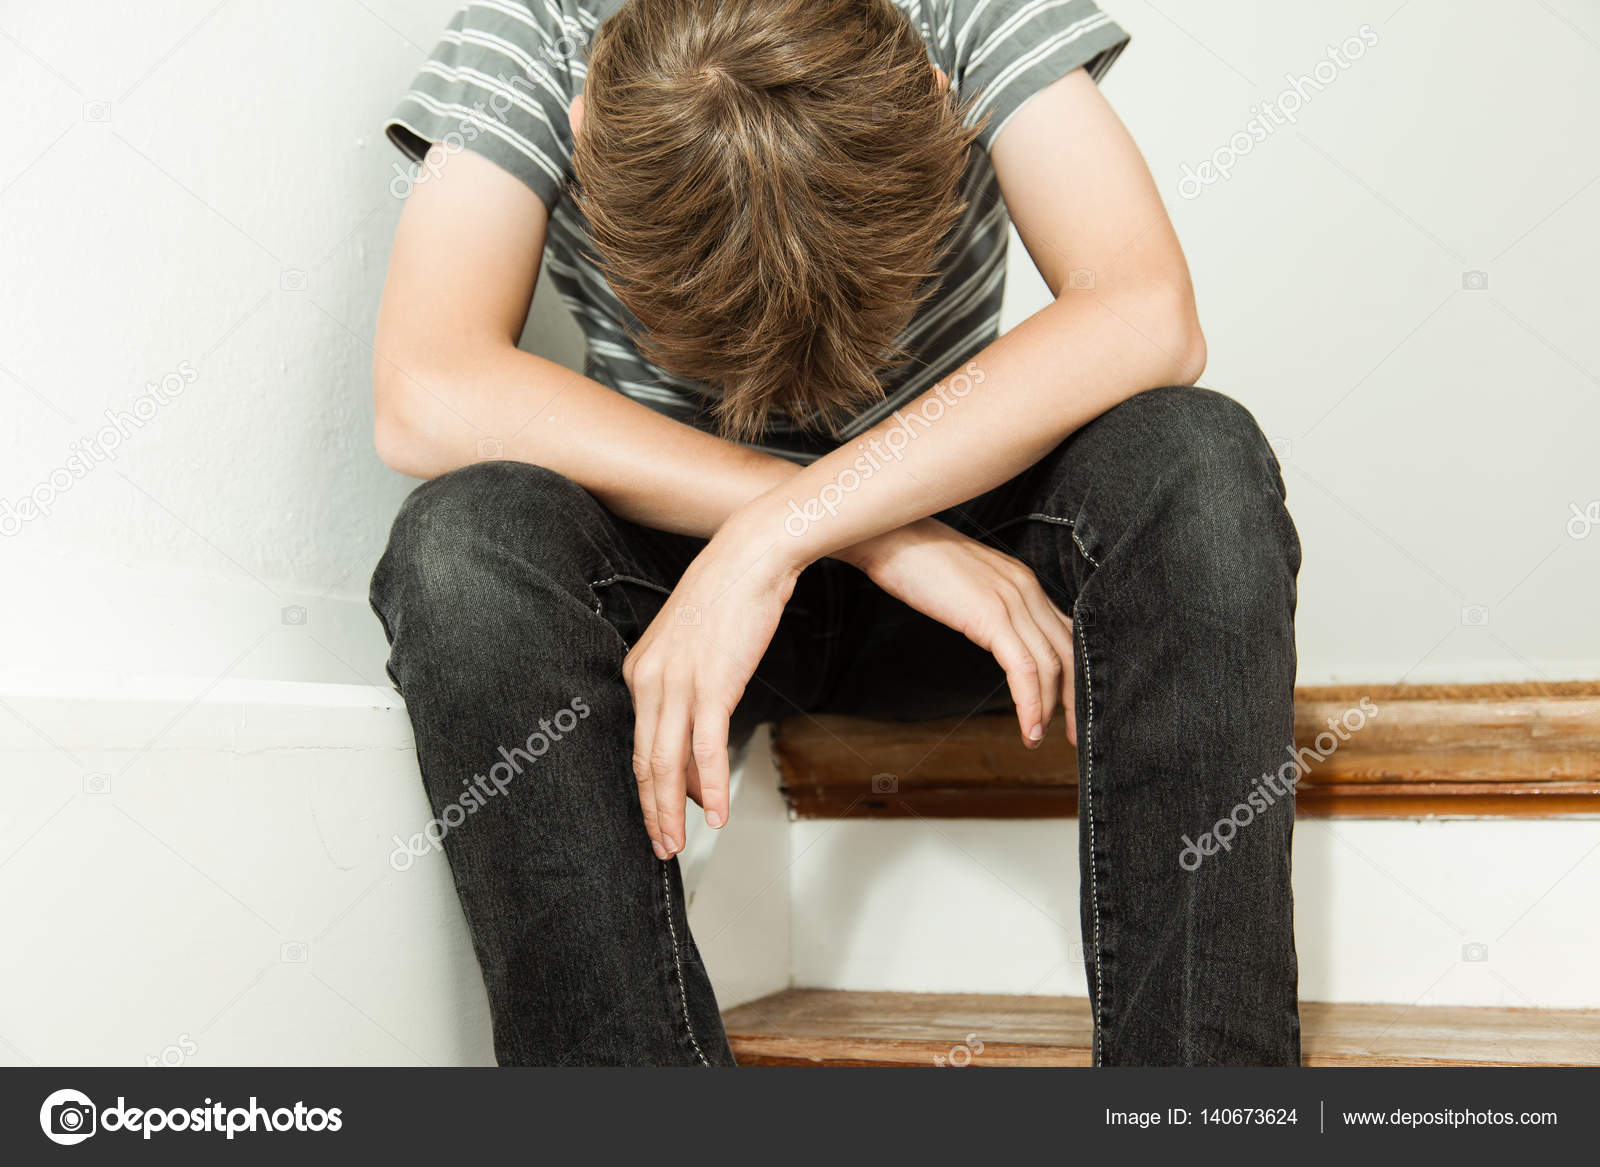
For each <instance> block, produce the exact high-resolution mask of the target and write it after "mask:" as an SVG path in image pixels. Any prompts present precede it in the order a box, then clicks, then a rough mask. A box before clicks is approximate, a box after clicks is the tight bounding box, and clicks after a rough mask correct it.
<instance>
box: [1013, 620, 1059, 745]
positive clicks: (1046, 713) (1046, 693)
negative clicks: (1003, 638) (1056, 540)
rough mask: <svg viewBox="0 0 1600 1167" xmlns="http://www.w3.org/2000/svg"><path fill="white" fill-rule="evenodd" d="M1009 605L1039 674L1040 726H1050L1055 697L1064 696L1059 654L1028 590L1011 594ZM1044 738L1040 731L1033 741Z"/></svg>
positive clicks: (1014, 626) (1044, 727)
mask: <svg viewBox="0 0 1600 1167" xmlns="http://www.w3.org/2000/svg"><path fill="white" fill-rule="evenodd" d="M1042 598H1043V595H1042V593H1041V595H1040V599H1042ZM1006 607H1007V610H1008V611H1009V612H1010V613H1011V624H1012V627H1013V628H1015V629H1016V631H1017V637H1018V638H1019V639H1020V640H1021V641H1022V644H1023V647H1024V648H1025V649H1026V650H1027V652H1028V655H1029V656H1030V657H1031V658H1032V659H1033V664H1034V668H1035V669H1036V670H1037V672H1038V674H1039V728H1040V729H1041V730H1046V729H1049V727H1050V721H1051V719H1052V718H1054V717H1055V715H1056V701H1057V700H1058V699H1059V698H1060V696H1061V663H1060V654H1059V652H1058V651H1057V649H1056V646H1055V643H1054V642H1053V641H1052V640H1051V639H1050V637H1049V635H1048V633H1046V632H1045V630H1044V628H1043V627H1042V626H1041V625H1040V623H1039V616H1040V615H1041V614H1043V613H1040V612H1035V611H1034V610H1033V607H1032V605H1031V603H1030V598H1029V596H1028V595H1027V593H1026V592H1025V591H1024V592H1023V593H1022V594H1020V595H1018V596H1016V597H1014V598H1008V600H1007V603H1006ZM1043 740H1044V734H1043V733H1041V734H1040V735H1039V737H1038V739H1037V740H1036V741H1035V742H1033V744H1034V745H1038V744H1039V742H1042V741H1043Z"/></svg>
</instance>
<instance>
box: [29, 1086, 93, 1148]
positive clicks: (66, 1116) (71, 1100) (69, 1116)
mask: <svg viewBox="0 0 1600 1167" xmlns="http://www.w3.org/2000/svg"><path fill="white" fill-rule="evenodd" d="M39 1129H40V1130H42V1131H44V1137H45V1138H47V1139H49V1140H50V1141H51V1142H52V1143H60V1144H61V1145H62V1146H63V1147H71V1146H75V1145H76V1144H78V1143H81V1142H83V1140H84V1139H86V1138H88V1137H89V1136H90V1135H92V1134H94V1132H95V1109H94V1103H93V1102H92V1101H90V1099H89V1096H88V1095H87V1094H85V1093H83V1092H82V1091H81V1090H57V1091H56V1092H55V1093H54V1094H52V1095H50V1097H48V1098H46V1099H45V1100H44V1105H43V1106H41V1107H40V1108H39Z"/></svg>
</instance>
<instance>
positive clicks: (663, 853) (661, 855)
mask: <svg viewBox="0 0 1600 1167" xmlns="http://www.w3.org/2000/svg"><path fill="white" fill-rule="evenodd" d="M650 846H651V847H652V848H654V850H655V853H656V858H657V859H670V858H671V857H672V852H670V851H668V850H667V849H666V848H665V847H663V846H662V845H661V844H660V843H658V842H657V841H656V840H654V839H651V840H650Z"/></svg>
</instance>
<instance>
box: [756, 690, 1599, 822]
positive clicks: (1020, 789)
mask: <svg viewBox="0 0 1600 1167" xmlns="http://www.w3.org/2000/svg"><path fill="white" fill-rule="evenodd" d="M1363 699H1366V700H1367V701H1368V702H1369V704H1368V705H1367V706H1365V707H1363V706H1362V705H1361V702H1362V700H1363ZM1368 708H1370V709H1375V710H1376V712H1375V713H1372V714H1370V715H1368V714H1367V713H1366V712H1365V710H1366V709H1368ZM1357 710H1360V711H1361V716H1360V717H1357V715H1356V712H1355V711H1357ZM1347 715H1348V716H1347ZM1330 720H1332V721H1334V722H1336V723H1340V724H1341V725H1342V726H1343V727H1344V728H1343V729H1342V731H1329V729H1328V723H1329V721H1330ZM1363 721H1364V724H1361V726H1360V728H1359V729H1355V728H1353V727H1354V726H1355V725H1356V724H1357V723H1358V722H1363ZM1054 728H1055V730H1056V732H1054V733H1052V735H1051V736H1050V737H1049V738H1048V739H1047V740H1046V743H1045V745H1043V746H1042V747H1041V748H1039V749H1038V750H1027V749H1024V748H1023V746H1022V744H1021V742H1020V741H1019V739H1018V734H1017V727H1016V723H1015V721H1014V719H1013V718H1011V717H1010V716H1008V715H984V716H979V717H972V718H967V719H964V720H959V721H956V720H947V721H934V722H924V723H898V722H874V721H864V720H861V719H857V718H849V717H837V716H824V717H797V718H791V719H790V720H788V721H786V722H784V723H782V724H781V725H780V726H779V727H778V728H777V731H776V732H775V733H774V735H773V749H774V754H775V757H776V760H777V764H778V770H779V774H780V776H781V781H782V785H783V790H784V793H785V795H786V797H787V798H788V800H789V804H790V806H791V807H792V808H793V810H794V811H795V813H796V814H798V815H799V816H800V817H802V818H840V817H846V816H851V817H855V816H863V817H871V816H887V817H895V816H906V815H922V816H927V817H935V818H1053V817H1066V816H1071V815H1074V814H1076V813H1077V756H1076V753H1075V751H1074V750H1073V749H1072V747H1071V746H1069V745H1068V744H1067V743H1066V741H1065V740H1063V738H1062V737H1061V736H1060V734H1059V728H1060V726H1059V721H1058V723H1057V726H1056V727H1054ZM1319 735H1322V736H1321V738H1320V742H1319ZM1295 741H1296V746H1297V748H1299V749H1302V750H1307V749H1308V750H1311V751H1314V753H1311V754H1307V753H1303V754H1301V758H1302V759H1303V761H1304V762H1306V763H1307V769H1306V776H1305V778H1304V779H1303V780H1302V783H1301V786H1300V790H1299V794H1300V797H1299V811H1300V813H1301V814H1304V815H1316V816H1324V815H1344V816H1357V817H1376V818H1383V817H1405V818H1409V817H1419V816H1438V815H1472V816H1477V815H1482V816H1505V817H1549V816H1555V815H1573V814H1600V682H1588V681H1582V682H1579V681H1573V682H1560V683H1552V682H1537V683H1530V684H1526V685H1515V684H1490V685H1427V686H1421V685H1418V686H1399V687H1396V686H1373V687H1369V688H1359V687H1354V686H1340V687H1329V688H1304V689H1301V690H1298V691H1297V693H1296V702H1295ZM1330 743H1336V748H1334V749H1332V750H1328V749H1327V748H1326V747H1327V746H1328V745H1329V744H1330ZM1319 746H1320V747H1321V748H1320V749H1319ZM1315 755H1321V757H1320V760H1319V759H1318V757H1317V756H1315ZM1284 760H1285V761H1287V756H1286V757H1285V759H1284Z"/></svg>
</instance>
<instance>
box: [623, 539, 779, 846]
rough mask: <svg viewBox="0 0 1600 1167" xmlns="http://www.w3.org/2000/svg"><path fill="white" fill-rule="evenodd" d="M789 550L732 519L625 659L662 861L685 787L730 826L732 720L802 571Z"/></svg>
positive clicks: (679, 839)
mask: <svg viewBox="0 0 1600 1167" xmlns="http://www.w3.org/2000/svg"><path fill="white" fill-rule="evenodd" d="M777 538H778V540H781V541H784V542H787V540H783V536H782V535H781V534H780V535H779V536H778V537H777ZM783 550H785V549H784V548H782V547H780V546H779V543H778V542H777V541H774V540H773V538H772V536H771V535H770V534H766V533H764V532H763V531H761V530H759V529H758V530H755V531H752V530H750V529H749V527H748V524H746V523H743V522H741V521H740V518H739V516H738V515H735V517H734V518H732V519H730V520H729V521H728V522H727V523H726V524H725V525H724V526H723V528H722V529H721V530H720V531H719V532H718V533H717V535H716V536H715V537H714V538H713V539H712V540H711V541H710V542H709V543H708V544H706V547H705V549H704V550H703V551H701V552H700V554H699V555H698V556H696V557H695V559H694V561H693V562H692V563H690V564H689V567H688V570H686V571H685V572H684V573H683V578H682V579H680V580H679V581H678V586H677V587H676V588H674V589H673V592H672V595H671V596H669V597H668V598H667V602H666V604H665V605H663V607H662V609H661V611H660V612H659V613H657V615H656V618H655V619H654V620H653V621H652V622H651V624H650V627H649V628H647V629H645V633H644V635H643V636H641V637H640V638H639V642H638V643H637V644H635V645H634V646H633V649H632V651H630V652H629V653H628V655H627V658H626V659H625V660H624V661H623V662H622V679H623V680H624V681H625V682H626V683H627V686H628V691H629V693H631V694H632V696H633V707H634V725H633V776H634V778H635V780H636V781H637V782H638V785H639V806H640V808H641V809H642V810H643V811H644V824H645V829H646V830H647V831H649V833H650V841H651V844H652V845H653V846H654V848H655V852H656V855H657V857H658V858H661V859H669V858H671V857H672V856H673V855H674V854H676V853H677V852H679V851H681V850H682V849H683V842H684V795H685V792H686V789H687V790H688V791H689V792H690V793H693V794H695V795H696V796H697V799H698V801H699V802H700V804H701V806H703V807H704V808H705V814H706V822H707V823H709V824H710V825H711V826H712V827H720V826H722V825H723V823H725V822H727V821H728V718H729V715H730V714H732V712H733V710H734V707H735V706H736V705H738V703H739V698H740V697H741V696H742V695H743V694H744V689H745V686H746V685H747V684H748V683H749V681H750V678H751V677H752V676H753V675H754V674H755V671H756V666H757V665H758V664H760V663H761V657H762V654H763V653H765V652H766V650H767V645H768V644H769V643H771V641H772V636H773V633H775V632H776V631H777V628H778V619H779V617H781V616H782V615H783V606H784V605H785V604H786V603H788V602H789V597H790V595H791V594H793V592H794V584H795V580H796V579H797V578H798V576H799V574H800V567H799V565H798V564H796V563H794V562H792V560H790V559H788V558H786V557H785V556H784V555H782V554H781V552H782V551H783ZM695 786H698V790H695V789H693V788H694V787H695Z"/></svg>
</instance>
